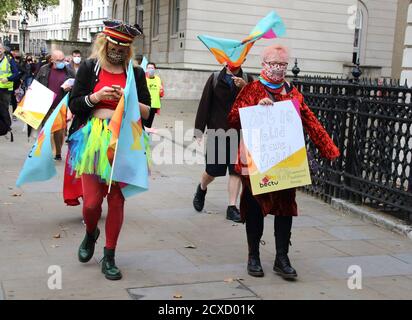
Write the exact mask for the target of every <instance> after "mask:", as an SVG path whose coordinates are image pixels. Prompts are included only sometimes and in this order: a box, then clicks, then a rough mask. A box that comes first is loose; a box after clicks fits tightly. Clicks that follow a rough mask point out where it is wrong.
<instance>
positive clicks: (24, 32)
mask: <svg viewBox="0 0 412 320" xmlns="http://www.w3.org/2000/svg"><path fill="white" fill-rule="evenodd" d="M27 26H28V23H27V21H26V18H23V20H22V21H21V22H20V27H21V29H20V30H21V31H22V35H23V48H22V49H23V52H26V50H25V49H26V48H25V47H26V30H27Z"/></svg>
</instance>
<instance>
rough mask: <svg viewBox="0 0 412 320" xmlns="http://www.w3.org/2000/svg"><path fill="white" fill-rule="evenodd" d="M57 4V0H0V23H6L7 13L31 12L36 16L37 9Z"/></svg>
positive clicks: (27, 13) (26, 13)
mask: <svg viewBox="0 0 412 320" xmlns="http://www.w3.org/2000/svg"><path fill="white" fill-rule="evenodd" d="M58 4H59V0H1V5H0V24H2V25H4V24H7V15H8V14H9V13H17V12H19V13H25V15H26V16H27V15H29V14H32V15H34V16H35V17H37V11H38V10H39V9H44V8H46V7H48V6H55V5H58Z"/></svg>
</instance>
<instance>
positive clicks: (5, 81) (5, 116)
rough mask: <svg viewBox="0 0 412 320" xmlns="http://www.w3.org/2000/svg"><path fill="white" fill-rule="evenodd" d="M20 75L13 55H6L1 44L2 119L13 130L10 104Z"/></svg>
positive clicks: (0, 106) (0, 92) (0, 96)
mask: <svg viewBox="0 0 412 320" xmlns="http://www.w3.org/2000/svg"><path fill="white" fill-rule="evenodd" d="M18 76H19V70H18V68H17V65H16V61H14V59H13V57H10V56H8V55H6V49H5V48H4V46H3V45H2V44H0V120H1V121H2V123H3V124H4V125H5V126H7V128H8V131H11V118H10V112H9V106H10V101H11V95H12V93H13V82H14V80H16V79H17V78H18Z"/></svg>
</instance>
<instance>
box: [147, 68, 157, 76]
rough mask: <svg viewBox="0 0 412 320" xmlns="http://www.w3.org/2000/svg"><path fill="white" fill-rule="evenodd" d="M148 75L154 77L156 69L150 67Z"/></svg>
mask: <svg viewBox="0 0 412 320" xmlns="http://www.w3.org/2000/svg"><path fill="white" fill-rule="evenodd" d="M147 75H148V76H149V77H154V75H155V70H154V69H149V70H147Z"/></svg>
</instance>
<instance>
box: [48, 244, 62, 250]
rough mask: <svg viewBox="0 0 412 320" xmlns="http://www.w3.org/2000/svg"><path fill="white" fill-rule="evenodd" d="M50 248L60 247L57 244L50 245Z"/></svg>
mask: <svg viewBox="0 0 412 320" xmlns="http://www.w3.org/2000/svg"><path fill="white" fill-rule="evenodd" d="M50 247H52V248H53V249H55V248H58V247H60V246H59V245H58V244H52V245H51V246H50Z"/></svg>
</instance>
